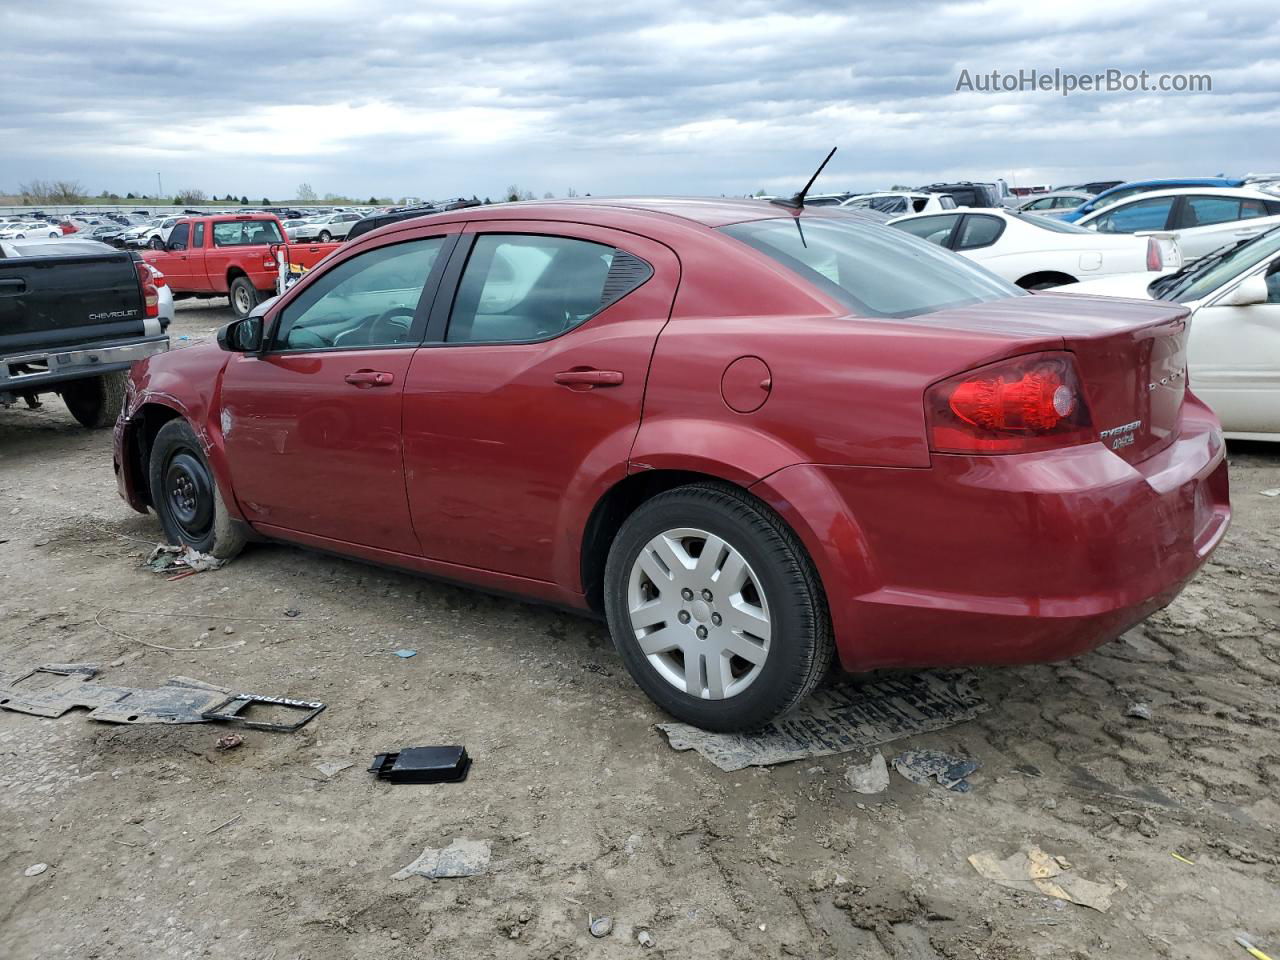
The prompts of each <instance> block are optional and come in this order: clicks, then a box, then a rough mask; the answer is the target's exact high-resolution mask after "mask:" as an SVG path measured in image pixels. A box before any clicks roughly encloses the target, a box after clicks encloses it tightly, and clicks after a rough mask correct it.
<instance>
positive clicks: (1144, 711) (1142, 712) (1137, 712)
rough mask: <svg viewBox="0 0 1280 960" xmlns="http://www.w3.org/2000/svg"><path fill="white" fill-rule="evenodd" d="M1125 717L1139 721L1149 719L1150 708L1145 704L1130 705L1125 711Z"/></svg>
mask: <svg viewBox="0 0 1280 960" xmlns="http://www.w3.org/2000/svg"><path fill="white" fill-rule="evenodd" d="M1124 715H1125V716H1126V717H1137V718H1138V719H1139V720H1150V719H1151V706H1150V704H1146V703H1131V704H1129V706H1128V708H1127V709H1126V710H1125V712H1124Z"/></svg>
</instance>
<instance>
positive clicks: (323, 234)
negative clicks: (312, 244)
mask: <svg viewBox="0 0 1280 960" xmlns="http://www.w3.org/2000/svg"><path fill="white" fill-rule="evenodd" d="M332 239H333V234H331V233H330V232H329V231H328V230H321V231H320V242H321V243H328V242H329V241H330V240H332Z"/></svg>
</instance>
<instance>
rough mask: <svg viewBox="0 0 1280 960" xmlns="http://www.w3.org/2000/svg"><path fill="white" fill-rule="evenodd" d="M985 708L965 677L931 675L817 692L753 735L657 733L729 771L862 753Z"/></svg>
mask: <svg viewBox="0 0 1280 960" xmlns="http://www.w3.org/2000/svg"><path fill="white" fill-rule="evenodd" d="M987 709H988V706H987V703H986V702H985V701H984V700H983V699H982V698H981V697H980V696H978V694H977V692H976V691H975V689H974V675H973V674H972V673H971V672H968V671H953V670H937V671H928V672H922V673H912V674H902V675H896V676H888V677H881V678H878V679H875V680H870V681H864V682H858V681H850V682H846V683H842V684H839V685H838V686H833V687H824V688H822V689H819V690H818V691H816V692H815V693H814V694H813V696H811V697H810V698H809V699H808V700H807V701H805V702H804V703H803V704H801V706H800V707H798V708H797V709H796V710H794V711H792V712H791V713H789V714H787V715H786V716H784V717H781V718H779V719H777V720H775V721H773V722H772V723H770V724H769V725H768V726H767V727H765V728H764V729H763V730H760V731H758V732H756V733H711V732H708V731H706V730H700V729H698V728H697V727H693V726H690V725H689V724H687V723H660V724H658V729H659V730H661V731H662V732H663V733H665V734H666V735H667V739H668V740H669V741H670V743H671V746H672V747H673V748H674V749H676V750H697V751H698V752H699V753H700V754H702V755H703V756H704V757H706V758H707V759H708V760H710V761H711V762H712V763H714V764H715V765H716V766H717V767H719V768H720V769H721V770H725V771H733V770H742V769H743V768H745V767H750V766H769V765H771V764H775V763H787V762H788V761H792V760H803V759H805V758H806V757H823V756H830V755H831V754H836V753H845V752H847V751H850V750H858V749H867V748H870V747H874V746H876V745H877V744H881V743H887V742H889V741H891V740H899V739H901V738H903V737H910V736H914V735H916V734H920V733H928V732H930V731H933V730H941V729H943V728H944V727H950V726H953V725H955V724H957V723H963V722H965V721H966V720H972V719H973V718H974V717H976V716H977V715H978V714H980V713H983V712H984V711H986V710H987Z"/></svg>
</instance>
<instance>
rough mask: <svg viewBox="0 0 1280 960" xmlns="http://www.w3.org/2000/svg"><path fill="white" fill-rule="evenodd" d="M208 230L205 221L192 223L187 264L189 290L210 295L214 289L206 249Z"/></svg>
mask: <svg viewBox="0 0 1280 960" xmlns="http://www.w3.org/2000/svg"><path fill="white" fill-rule="evenodd" d="M207 229H208V224H206V223H205V221H203V220H197V221H195V222H194V223H192V224H191V243H190V246H188V248H187V260H186V263H187V270H188V278H189V281H188V285H187V289H189V290H195V291H198V292H201V293H208V292H210V291H212V290H213V289H214V288H213V285H212V284H211V283H210V282H209V269H208V261H209V254H208V251H207V250H206V249H205V231H206V230H207Z"/></svg>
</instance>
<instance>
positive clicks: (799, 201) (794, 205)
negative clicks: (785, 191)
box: [769, 147, 836, 210]
mask: <svg viewBox="0 0 1280 960" xmlns="http://www.w3.org/2000/svg"><path fill="white" fill-rule="evenodd" d="M835 155H836V148H835V147H832V148H831V152H830V153H828V154H827V159H825V160H823V161H822V163H821V164H819V165H818V169H817V170H815V171H814V173H813V176H812V177H810V178H809V182H808V183H806V184H805V185H804V189H803V190H801V191H800V192H799V193H797V194H796V195H795V196H794V197H792V198H791V199H790V200H783V199H781V198H778V199H776V200H770V201H769V202H770V203H776V204H778V205H779V206H781V207H790V208H791V209H792V210H803V209H804V198H805V197H806V196H807V195H808V193H809V188H810V187H812V186H813V182H814V181H815V180H817V179H818V177H819V175H820V174H821V173H822V171H823V170H824V169H825V168H826V166H827V164H828V163H830V162H831V158H832V157H834V156H835Z"/></svg>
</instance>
